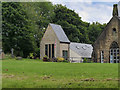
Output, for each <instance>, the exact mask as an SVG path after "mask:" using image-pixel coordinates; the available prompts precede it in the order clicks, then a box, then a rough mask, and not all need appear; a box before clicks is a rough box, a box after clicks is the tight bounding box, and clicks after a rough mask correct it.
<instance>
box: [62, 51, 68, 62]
mask: <svg viewBox="0 0 120 90" xmlns="http://www.w3.org/2000/svg"><path fill="white" fill-rule="evenodd" d="M63 58H64V59H66V60H67V58H68V51H67V50H63Z"/></svg>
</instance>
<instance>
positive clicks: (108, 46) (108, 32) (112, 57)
mask: <svg viewBox="0 0 120 90" xmlns="http://www.w3.org/2000/svg"><path fill="white" fill-rule="evenodd" d="M113 7H114V8H113V17H112V18H111V20H110V21H109V22H108V23H107V26H106V27H105V29H104V30H103V31H102V33H101V34H100V36H99V37H98V39H97V40H96V41H95V43H94V45H93V48H94V51H93V59H94V61H95V62H100V63H120V6H119V4H118V5H117V4H115V5H114V6H113Z"/></svg>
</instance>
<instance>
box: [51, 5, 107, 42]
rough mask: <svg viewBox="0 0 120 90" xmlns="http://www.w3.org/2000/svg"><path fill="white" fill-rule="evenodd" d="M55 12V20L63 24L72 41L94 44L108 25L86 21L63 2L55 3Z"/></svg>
mask: <svg viewBox="0 0 120 90" xmlns="http://www.w3.org/2000/svg"><path fill="white" fill-rule="evenodd" d="M54 12H55V17H54V19H53V22H54V23H57V24H59V25H61V26H62V28H63V30H64V31H65V33H66V35H67V36H68V38H69V40H70V41H71V42H80V43H91V44H93V43H94V42H95V40H96V38H97V37H98V36H99V34H100V33H101V31H102V30H103V29H104V27H105V25H106V24H103V25H102V24H100V23H98V22H96V23H93V24H90V23H88V22H84V21H82V20H81V17H79V15H78V14H77V13H76V12H75V11H74V10H71V9H68V8H67V7H66V6H62V5H61V4H57V5H55V9H54Z"/></svg>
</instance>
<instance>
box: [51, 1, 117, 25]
mask: <svg viewBox="0 0 120 90" xmlns="http://www.w3.org/2000/svg"><path fill="white" fill-rule="evenodd" d="M49 1H51V2H52V3H53V4H62V5H65V6H66V7H67V8H69V9H72V10H75V12H76V13H78V14H79V16H80V17H81V19H82V20H83V21H86V22H90V23H92V22H96V21H97V22H100V23H108V22H109V20H110V19H111V17H112V10H113V4H118V2H119V0H49ZM101 1H102V2H101ZM108 1H109V2H108ZM113 1H114V2H113Z"/></svg>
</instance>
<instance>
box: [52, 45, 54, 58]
mask: <svg viewBox="0 0 120 90" xmlns="http://www.w3.org/2000/svg"><path fill="white" fill-rule="evenodd" d="M52 58H54V44H52Z"/></svg>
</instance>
